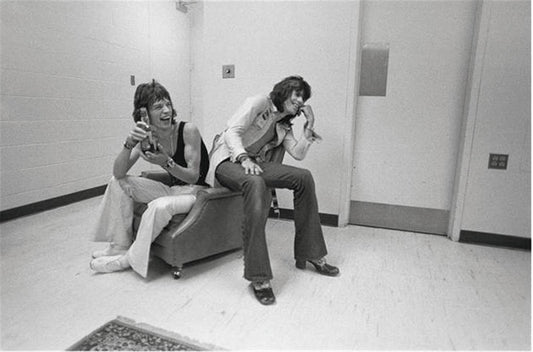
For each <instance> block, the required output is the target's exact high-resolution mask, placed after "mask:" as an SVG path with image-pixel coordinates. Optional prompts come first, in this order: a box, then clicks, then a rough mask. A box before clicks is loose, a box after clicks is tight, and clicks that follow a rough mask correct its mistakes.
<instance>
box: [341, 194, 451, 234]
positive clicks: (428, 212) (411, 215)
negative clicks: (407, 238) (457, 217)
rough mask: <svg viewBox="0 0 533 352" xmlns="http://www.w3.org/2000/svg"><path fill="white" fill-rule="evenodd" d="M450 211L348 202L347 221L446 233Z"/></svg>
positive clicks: (360, 224)
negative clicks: (348, 214) (348, 212)
mask: <svg viewBox="0 0 533 352" xmlns="http://www.w3.org/2000/svg"><path fill="white" fill-rule="evenodd" d="M449 216H450V212H449V211H448V210H443V209H430V208H418V207H408V206H402V205H391V204H382V203H371V202H360V201H351V202H350V218H349V223H350V224H352V225H359V226H369V227H377V228H385V229H393V230H401V231H410V232H421V233H430V234H435V235H446V234H447V232H448V219H449Z"/></svg>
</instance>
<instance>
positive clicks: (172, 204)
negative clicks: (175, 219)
mask: <svg viewBox="0 0 533 352" xmlns="http://www.w3.org/2000/svg"><path fill="white" fill-rule="evenodd" d="M195 201H196V197H195V196H193V195H182V196H179V197H160V198H156V199H154V200H152V201H151V202H149V203H148V209H150V210H151V211H153V212H154V213H156V214H160V213H164V214H168V215H174V214H179V213H184V212H187V211H189V210H190V208H191V207H192V206H193V205H194V202H195Z"/></svg>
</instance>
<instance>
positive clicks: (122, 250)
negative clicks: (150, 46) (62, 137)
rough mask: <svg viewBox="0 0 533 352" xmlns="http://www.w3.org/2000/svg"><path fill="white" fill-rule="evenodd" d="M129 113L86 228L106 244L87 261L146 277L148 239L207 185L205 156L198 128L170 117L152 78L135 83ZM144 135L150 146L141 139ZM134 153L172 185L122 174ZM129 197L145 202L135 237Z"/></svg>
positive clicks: (162, 89) (170, 108)
mask: <svg viewBox="0 0 533 352" xmlns="http://www.w3.org/2000/svg"><path fill="white" fill-rule="evenodd" d="M132 117H133V121H134V122H135V125H134V126H133V128H132V129H131V131H130V132H129V134H128V136H127V137H126V141H125V142H124V145H123V147H122V148H121V150H120V153H119V154H118V155H117V157H116V158H115V162H114V164H113V177H112V178H111V181H110V182H109V184H108V186H107V189H106V192H105V194H104V198H103V200H102V203H101V205H100V208H99V211H98V218H97V221H96V226H95V229H94V231H93V233H92V239H93V240H94V241H99V242H109V245H108V246H107V247H106V248H105V249H103V250H99V251H96V252H94V253H93V258H94V259H93V260H92V261H91V263H90V267H91V269H93V270H94V271H97V272H101V273H109V272H114V271H122V270H126V269H129V268H130V267H131V268H133V270H134V271H135V272H137V273H138V274H139V275H141V276H142V277H146V276H147V274H148V262H149V255H150V245H151V243H152V242H153V241H154V240H155V239H156V238H157V236H159V234H160V233H161V230H162V229H163V228H164V227H165V226H166V225H167V224H168V222H169V221H170V219H171V218H172V216H174V215H175V214H186V213H188V212H189V211H190V210H191V208H192V206H193V205H194V202H195V201H196V193H197V192H198V191H199V190H200V189H203V188H206V187H208V185H207V184H206V183H205V177H206V174H207V170H208V169H209V156H208V154H207V149H206V148H205V145H204V142H203V141H202V137H201V136H200V132H199V131H198V128H196V126H195V125H193V124H192V123H190V122H185V121H178V120H177V119H176V110H175V109H174V105H173V104H172V100H171V99H170V94H169V93H168V91H167V90H166V88H165V87H163V86H162V85H161V84H160V83H158V82H156V81H155V80H152V82H150V83H143V84H140V85H139V86H138V87H137V89H136V91H135V96H134V98H133V114H132ZM143 117H144V118H145V119H146V121H143ZM151 137H152V138H151ZM150 138H151V139H152V141H151V142H152V143H153V145H152V148H149V147H150V143H147V142H149V140H150ZM139 158H142V159H144V160H146V161H147V162H149V163H151V164H153V165H156V166H159V167H161V168H162V169H164V170H165V171H166V172H168V174H169V175H170V177H171V179H172V185H170V186H167V185H165V184H163V183H161V182H158V181H154V180H150V179H148V178H144V177H139V176H133V175H128V171H129V170H130V169H131V167H132V166H133V165H134V164H135V163H136V162H137V161H138V160H139ZM134 201H139V202H143V203H147V204H148V209H147V210H146V211H145V212H144V213H143V215H142V218H141V222H140V224H139V229H138V231H137V236H136V238H135V241H133V233H132V226H131V224H132V219H133V203H134Z"/></svg>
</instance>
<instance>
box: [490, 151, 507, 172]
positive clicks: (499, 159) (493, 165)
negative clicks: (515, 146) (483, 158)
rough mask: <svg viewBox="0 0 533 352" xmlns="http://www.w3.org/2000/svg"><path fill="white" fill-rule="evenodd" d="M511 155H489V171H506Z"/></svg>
mask: <svg viewBox="0 0 533 352" xmlns="http://www.w3.org/2000/svg"><path fill="white" fill-rule="evenodd" d="M508 161H509V154H492V153H491V154H489V169H498V170H506V169H507V162H508Z"/></svg>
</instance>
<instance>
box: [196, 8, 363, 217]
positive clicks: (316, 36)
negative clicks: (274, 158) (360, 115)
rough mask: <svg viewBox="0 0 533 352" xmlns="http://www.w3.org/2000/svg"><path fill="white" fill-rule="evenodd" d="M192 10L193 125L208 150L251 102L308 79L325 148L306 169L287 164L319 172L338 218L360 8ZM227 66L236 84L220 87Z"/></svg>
mask: <svg viewBox="0 0 533 352" xmlns="http://www.w3.org/2000/svg"><path fill="white" fill-rule="evenodd" d="M190 8H191V11H192V21H193V34H192V43H193V49H192V51H193V62H194V69H193V73H192V77H193V79H192V95H193V96H192V101H193V107H194V111H193V118H192V119H193V121H194V122H195V123H196V124H198V125H199V127H200V130H201V132H202V135H203V136H204V138H205V140H206V143H207V144H209V145H210V144H211V141H212V138H213V137H214V135H215V134H216V133H218V132H220V131H222V130H224V129H225V127H226V122H227V120H228V119H229V117H230V116H231V115H232V114H233V113H234V111H235V110H236V109H237V108H238V106H239V105H240V104H241V103H242V102H243V101H244V99H245V98H246V97H247V96H249V95H254V94H260V93H262V94H265V95H266V94H268V93H269V92H270V91H271V90H272V87H273V85H274V84H275V83H277V82H278V81H280V80H281V79H283V78H284V77H286V76H289V75H292V74H299V75H301V76H303V77H304V78H305V79H306V80H307V81H308V82H309V84H310V85H311V87H312V91H313V95H312V97H311V99H310V100H309V101H308V103H309V104H310V105H311V106H312V107H313V110H314V112H315V115H316V124H315V126H316V130H317V132H318V133H319V134H321V135H322V137H323V138H324V141H323V142H322V143H321V144H316V145H313V146H312V147H311V149H310V152H309V154H308V157H307V158H306V159H305V160H304V161H301V162H297V161H294V160H293V159H292V158H291V157H290V156H287V157H286V159H285V161H286V162H287V163H288V164H292V165H295V166H299V167H305V168H308V169H310V170H311V171H312V172H313V175H314V177H315V181H316V183H317V197H318V201H319V205H320V212H322V213H329V214H335V215H337V214H339V197H340V193H341V189H342V190H344V188H341V176H342V161H343V150H344V144H345V143H351V141H345V140H344V136H345V133H344V132H345V131H344V126H345V119H346V117H347V116H349V118H352V114H353V112H352V111H351V109H350V108H349V107H351V104H352V101H353V99H354V96H353V92H352V94H350V93H347V92H348V91H350V87H349V85H350V84H353V77H350V75H351V74H352V75H353V72H352V71H351V70H352V67H350V63H352V61H351V60H352V59H353V58H350V46H351V45H353V44H354V43H352V38H353V37H354V33H353V32H354V29H355V28H356V27H355V25H357V23H355V25H354V22H356V20H355V19H357V18H358V10H359V2H358V1H291V2H278V1H266V2H263V1H257V2H255V1H247V2H246V1H245V2H233V1H232V2H225V1H207V2H204V3H203V4H195V5H191V6H190ZM224 64H235V72H236V73H235V79H222V65H224ZM297 126H301V123H299V124H297ZM296 129H298V128H297V127H296ZM299 133H300V131H297V134H299ZM279 198H280V207H282V208H289V209H292V208H293V206H292V195H291V193H290V192H279Z"/></svg>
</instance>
